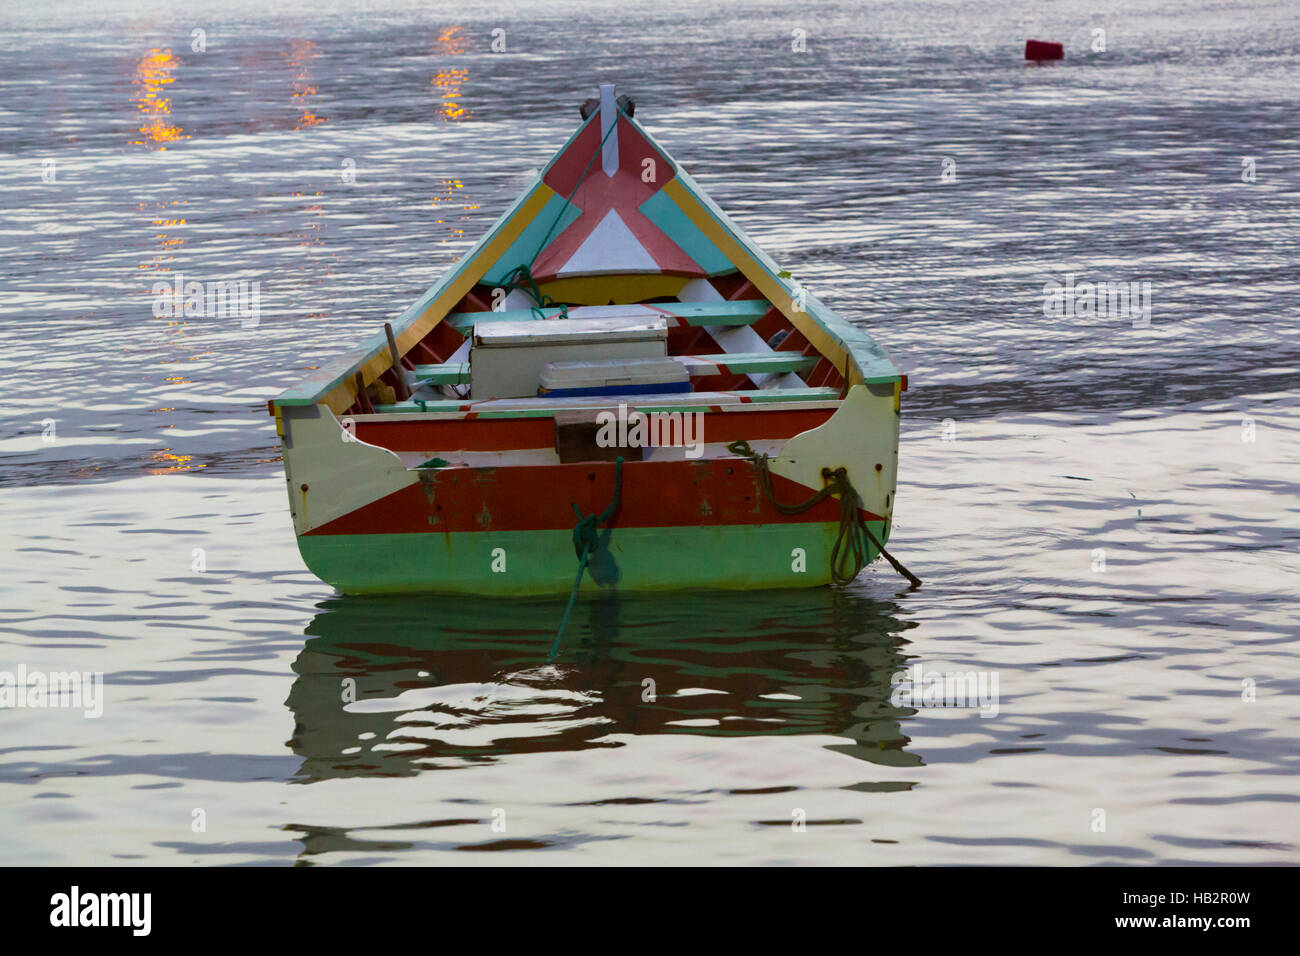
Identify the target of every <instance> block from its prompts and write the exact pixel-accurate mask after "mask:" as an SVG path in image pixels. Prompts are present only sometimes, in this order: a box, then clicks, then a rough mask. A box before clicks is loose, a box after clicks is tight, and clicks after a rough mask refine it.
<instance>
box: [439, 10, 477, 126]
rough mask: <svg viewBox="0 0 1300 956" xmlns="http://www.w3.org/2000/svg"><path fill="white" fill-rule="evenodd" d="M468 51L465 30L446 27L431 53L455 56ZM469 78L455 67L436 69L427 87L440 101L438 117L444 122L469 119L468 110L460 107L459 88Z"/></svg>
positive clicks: (460, 69) (462, 70) (457, 27)
mask: <svg viewBox="0 0 1300 956" xmlns="http://www.w3.org/2000/svg"><path fill="white" fill-rule="evenodd" d="M467 49H469V39H468V37H467V36H466V34H465V28H464V27H459V26H454V27H447V29H445V30H443V31H442V33H440V34H439V35H438V38H437V39H436V40H434V41H433V52H434V53H436V54H438V55H439V56H455V55H457V54H459V53H464V52H465V51H466V50H467ZM468 78H469V70H467V69H464V68H457V67H438V70H437V72H435V73H434V75H433V79H431V80H430V81H429V85H430V86H432V87H433V88H434V91H435V92H436V93H437V94H438V97H439V98H440V99H441V100H442V109H441V112H440V114H439V115H440V116H441V117H442V119H443V120H444V121H445V122H449V123H458V122H460V121H461V120H463V119H467V118H468V117H469V110H467V109H466V108H465V107H463V106H461V105H460V102H459V100H460V88H461V86H462V85H463V84H464V82H465V80H467V79H468Z"/></svg>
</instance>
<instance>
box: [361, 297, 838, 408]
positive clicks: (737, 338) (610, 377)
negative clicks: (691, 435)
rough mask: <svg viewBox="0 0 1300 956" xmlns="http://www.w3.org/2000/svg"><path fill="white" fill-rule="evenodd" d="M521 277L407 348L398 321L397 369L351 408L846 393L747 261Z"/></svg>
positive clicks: (393, 351)
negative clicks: (646, 271) (703, 270)
mask: <svg viewBox="0 0 1300 956" xmlns="http://www.w3.org/2000/svg"><path fill="white" fill-rule="evenodd" d="M520 285H521V286H523V287H515V288H510V289H508V290H507V289H505V288H503V287H501V286H491V285H487V284H483V283H480V284H478V285H476V286H474V287H473V288H472V289H470V291H469V292H467V293H466V294H465V295H464V297H463V298H462V299H461V300H460V302H459V303H458V304H457V305H456V306H455V307H454V308H453V309H452V310H451V311H450V312H449V314H448V315H447V316H445V317H444V318H443V320H442V321H440V322H438V323H436V324H435V325H434V326H433V327H432V328H431V329H430V331H429V332H428V333H427V334H426V335H425V336H424V337H423V338H421V339H420V340H419V341H418V342H416V343H414V345H413V346H412V347H410V348H408V349H407V350H406V351H405V352H404V354H399V353H398V348H397V344H396V342H395V341H394V340H393V338H392V334H391V330H390V331H389V346H390V347H389V358H390V363H389V366H388V368H387V369H386V370H385V371H383V372H382V373H381V374H380V375H379V376H378V377H377V378H375V379H374V380H373V381H371V382H370V383H369V384H363V383H362V382H361V381H358V382H357V383H356V386H357V392H356V399H355V401H354V403H353V404H352V406H351V407H350V408H348V409H347V410H346V414H349V415H373V414H400V413H425V414H427V413H439V412H458V413H464V412H467V411H475V410H477V411H499V412H507V411H516V412H518V413H520V414H527V413H528V412H529V411H533V410H536V411H541V410H542V409H547V408H562V407H582V406H588V407H589V406H591V405H593V404H599V405H610V404H617V403H618V402H619V401H627V402H634V401H635V402H638V403H641V404H645V403H652V404H654V405H657V406H658V405H666V406H672V405H678V404H686V405H700V404H708V405H730V404H739V403H749V402H778V401H779V402H799V401H818V402H825V401H827V400H834V399H838V398H841V397H843V392H844V384H845V377H844V370H842V369H838V368H836V367H835V365H834V363H833V362H832V361H830V360H829V359H827V358H826V357H824V356H823V355H821V354H820V353H819V352H818V351H817V349H816V347H815V346H813V344H812V343H810V342H809V341H808V339H807V338H806V337H805V336H804V335H803V334H802V333H801V332H800V331H799V330H798V329H796V328H795V327H794V326H793V325H792V324H791V323H790V321H789V320H788V319H787V318H786V317H785V316H784V315H783V314H782V313H781V311H780V310H779V309H777V308H775V307H774V306H772V305H771V304H770V303H769V302H768V301H767V300H766V299H764V298H763V297H762V295H761V293H760V292H759V291H758V290H757V289H756V288H755V287H754V285H753V284H752V283H750V282H749V281H748V280H746V279H745V277H744V276H742V275H740V274H739V273H735V274H732V275H724V276H716V277H713V278H690V277H681V276H669V275H605V276H584V277H575V278H565V279H560V280H557V281H554V282H551V283H547V284H545V285H542V286H540V287H538V286H536V285H535V284H534V283H532V282H531V281H528V282H524V283H520ZM494 306H495V307H494Z"/></svg>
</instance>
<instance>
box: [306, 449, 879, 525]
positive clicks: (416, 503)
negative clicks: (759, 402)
mask: <svg viewBox="0 0 1300 956" xmlns="http://www.w3.org/2000/svg"><path fill="white" fill-rule="evenodd" d="M772 487H773V491H774V493H775V495H776V498H777V500H778V501H780V502H781V503H782V504H795V503H798V502H800V501H804V500H806V499H807V498H808V497H809V495H810V494H811V492H810V491H809V490H808V489H807V488H805V487H803V486H802V485H799V484H797V483H795V482H792V481H789V480H788V479H785V478H782V477H780V476H778V475H773V476H772ZM613 495H614V465H613V463H609V462H600V463H583V464H576V465H539V466H516V467H509V468H442V469H438V470H436V471H433V470H431V471H427V472H424V473H423V476H422V479H421V481H420V482H419V483H418V484H414V485H411V486H409V487H407V488H403V489H402V490H401V491H397V492H394V493H393V494H391V495H387V496H385V497H383V498H380V499H379V500H377V501H374V502H372V503H370V504H368V505H366V506H364V507H362V508H358V509H357V510H356V511H353V512H350V513H349V514H346V515H344V516H343V517H341V518H336V519H335V520H333V521H330V522H328V523H326V524H324V525H322V526H321V527H319V528H316V529H315V530H313V531H309V532H307V533H308V534H313V535H326V534H420V533H423V534H438V533H446V534H453V533H457V532H465V531H543V530H561V529H564V530H567V529H570V528H572V527H573V523H574V520H575V515H574V513H573V508H572V505H574V504H576V505H577V506H578V507H579V508H581V509H582V511H583V513H584V514H594V513H599V512H601V511H603V510H604V509H605V508H606V507H607V506H608V505H609V503H610V499H611V498H612V497H613ZM862 514H863V515H864V517H866V519H867V520H868V521H880V520H881V518H880V517H879V516H878V515H874V514H871V513H870V512H866V511H864V512H862ZM839 515H840V505H839V502H838V501H837V500H835V499H834V498H828V499H827V500H825V501H823V502H821V503H819V504H818V505H817V506H816V507H814V508H812V509H810V510H808V511H805V512H804V513H803V514H798V515H786V514H782V513H781V512H779V511H777V510H776V509H775V508H773V507H772V505H771V503H770V502H768V501H767V499H766V498H765V497H764V496H763V493H762V491H761V489H760V488H759V484H758V478H757V473H756V472H755V470H754V467H753V466H752V465H751V464H750V463H749V462H747V461H742V460H740V459H717V460H710V459H701V460H699V461H666V462H653V461H646V462H638V461H633V462H626V463H624V465H623V493H622V500H621V502H620V505H619V510H618V512H617V513H616V514H615V515H614V518H613V520H612V522H611V525H612V526H613V527H615V528H619V527H624V528H627V527H637V528H665V527H683V526H701V527H707V526H715V525H755V524H798V523H804V522H832V521H838V520H839Z"/></svg>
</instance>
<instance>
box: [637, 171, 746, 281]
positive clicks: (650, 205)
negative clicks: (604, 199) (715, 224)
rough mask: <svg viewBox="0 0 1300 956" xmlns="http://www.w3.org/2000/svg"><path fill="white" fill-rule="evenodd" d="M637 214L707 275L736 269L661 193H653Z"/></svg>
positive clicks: (662, 192)
mask: <svg viewBox="0 0 1300 956" xmlns="http://www.w3.org/2000/svg"><path fill="white" fill-rule="evenodd" d="M637 208H638V209H639V210H640V212H641V214H642V215H643V216H645V217H646V218H647V219H649V220H650V221H651V222H652V223H654V224H655V225H656V226H658V227H659V228H660V229H661V230H662V231H663V233H664V235H666V236H667V237H668V238H669V239H671V240H672V241H673V242H675V243H677V245H679V246H680V247H681V248H682V251H683V252H685V253H686V254H687V255H688V256H690V257H691V258H692V259H694V260H695V261H696V262H697V263H699V266H700V268H701V269H703V270H704V271H705V272H707V273H708V274H709V275H710V276H717V275H723V274H724V273H727V272H735V271H736V266H735V265H734V264H733V263H732V262H731V260H730V259H728V258H727V257H726V256H725V255H723V254H722V250H721V249H719V248H718V247H717V246H715V245H714V244H713V242H712V241H711V240H710V239H709V237H708V236H706V235H705V234H704V233H702V232H701V231H700V229H699V227H698V226H697V225H695V223H693V222H691V221H690V219H688V218H687V216H686V213H684V212H682V210H681V207H680V206H678V205H677V203H675V202H673V199H672V197H671V196H669V195H668V194H667V193H666V192H664V191H663V190H660V191H659V192H657V193H655V194H654V195H653V196H651V197H650V198H649V199H647V200H646V201H645V202H643V203H642V204H641V205H640V206H639V207H637Z"/></svg>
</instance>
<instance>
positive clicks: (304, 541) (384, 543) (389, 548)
mask: <svg viewBox="0 0 1300 956" xmlns="http://www.w3.org/2000/svg"><path fill="white" fill-rule="evenodd" d="M868 527H869V528H870V529H871V532H872V534H874V535H875V536H876V538H877V540H879V541H881V542H882V543H883V542H884V540H885V538H886V537H887V534H888V524H887V522H884V521H876V522H868ZM838 531H839V525H838V522H798V523H788V524H779V525H713V526H708V525H704V526H694V527H654V528H628V527H615V528H612V529H602V531H601V533H600V538H601V545H600V548H599V550H598V551H597V552H596V554H595V555H594V556H593V557H592V559H591V560H590V562H589V565H588V569H587V571H586V573H584V574H583V576H582V582H581V585H580V590H581V592H595V591H602V590H610V589H617V590H620V591H676V590H692V589H706V590H707V589H714V590H754V589H767V588H800V587H818V586H823V585H826V584H829V583H830V556H831V550H832V548H833V546H834V544H835V539H836V536H837V534H838ZM298 547H299V550H300V551H301V553H302V557H303V560H304V561H305V562H306V564H307V566H308V567H309V568H310V569H311V571H312V573H313V574H315V575H316V576H317V577H319V578H320V579H321V580H323V581H325V582H326V583H328V584H331V585H333V586H334V587H335V588H337V589H338V590H340V591H342V592H344V593H346V594H392V593H404V592H406V593H456V594H479V595H499V596H531V595H563V594H568V593H569V591H570V590H571V589H572V587H573V584H574V578H575V576H576V573H577V570H578V560H577V557H576V554H575V552H574V547H573V538H572V534H571V532H570V531H569V530H567V529H564V530H539V531H477V532H476V531H467V532H449V533H445V534H437V533H434V534H428V533H424V534H333V535H305V536H301V537H299V538H298ZM875 558H876V551H875V549H874V548H871V553H870V554H869V555H868V559H869V560H875Z"/></svg>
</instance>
